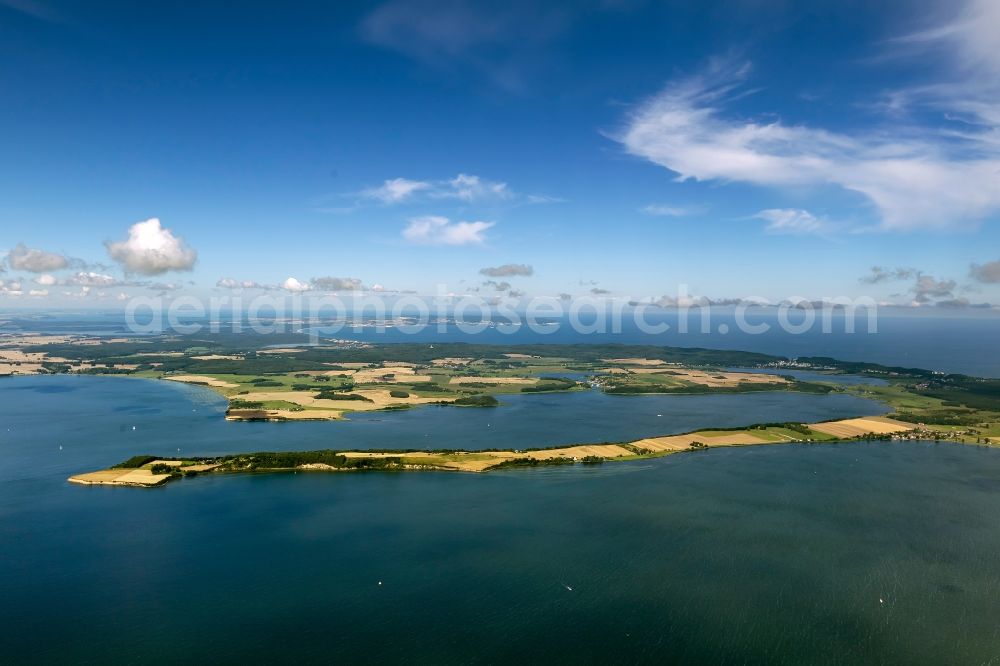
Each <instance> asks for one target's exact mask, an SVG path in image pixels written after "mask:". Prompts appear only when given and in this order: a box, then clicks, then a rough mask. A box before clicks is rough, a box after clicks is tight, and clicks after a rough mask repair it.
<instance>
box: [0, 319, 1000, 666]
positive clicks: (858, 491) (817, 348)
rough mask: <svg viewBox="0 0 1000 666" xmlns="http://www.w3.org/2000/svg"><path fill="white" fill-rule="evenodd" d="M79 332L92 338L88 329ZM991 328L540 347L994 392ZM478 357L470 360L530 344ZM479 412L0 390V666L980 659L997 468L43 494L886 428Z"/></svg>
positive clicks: (725, 405)
mask: <svg viewBox="0 0 1000 666" xmlns="http://www.w3.org/2000/svg"><path fill="white" fill-rule="evenodd" d="M954 321H959V322H967V323H959V324H955V323H954ZM897 323H898V327H897ZM93 326H94V328H93V329H92V330H94V331H97V330H100V331H102V332H104V331H111V330H116V329H114V326H113V325H110V324H109V322H108V321H106V320H104V319H100V318H98V319H95V321H94V322H93ZM60 330H65V329H60ZM998 332H1000V329H998V328H997V325H996V323H995V322H994V321H993V320H985V319H980V320H976V319H969V320H949V321H938V320H918V321H917V323H913V322H912V321H910V320H907V321H906V322H891V321H886V320H885V319H883V320H882V321H880V332H879V333H878V334H876V335H875V336H867V334H866V337H849V336H845V335H840V336H837V335H833V336H828V337H824V336H823V335H822V334H818V333H817V334H813V335H811V336H810V335H805V336H798V337H795V338H786V337H782V336H774V337H768V336H756V337H753V339H752V340H751V339H750V337H749V336H745V337H743V338H739V337H734V336H732V335H725V336H723V335H714V334H712V335H707V336H702V337H700V338H699V337H697V336H696V337H693V338H692V337H687V338H682V337H681V336H673V337H671V336H669V335H667V336H663V338H656V339H655V340H650V339H649V338H648V337H644V336H642V335H640V334H638V333H637V332H635V331H633V332H628V331H625V332H624V333H622V334H620V335H618V336H610V334H608V336H610V337H607V338H605V339H602V338H601V335H600V334H597V335H596V336H594V337H587V338H585V339H584V340H580V339H579V338H574V337H572V336H570V337H567V338H565V339H556V338H552V337H547V338H544V339H542V340H541V341H553V342H555V341H558V342H566V341H587V340H592V341H597V340H601V341H605V342H607V341H618V342H639V343H644V344H646V343H652V344H689V345H690V346H706V347H716V348H733V349H749V350H756V351H764V352H767V353H775V354H780V355H785V356H801V355H829V356H834V357H839V358H845V359H856V360H872V361H877V362H882V363H889V364H899V365H912V366H917V367H926V368H930V369H940V370H947V371H956V372H965V373H968V374H976V375H984V376H1000V354H998V353H997V351H998V349H997V340H998V339H1000V337H998V336H997V335H996V334H997V333H998ZM371 335H373V334H372V333H371V332H370V331H367V330H361V331H359V332H358V337H359V338H368V337H369V336H371ZM394 335H398V332H396V333H394V332H392V331H389V332H388V333H387V334H386V336H387V337H381V338H374V339H380V340H386V339H392V337H393V336H394ZM428 335H429V337H428V339H429V340H439V339H466V340H468V338H467V337H465V338H462V337H460V336H458V335H457V334H456V333H454V332H452V331H450V330H449V331H447V332H446V333H445V334H443V335H442V334H438V333H433V335H432V334H428ZM560 335H563V334H560ZM856 335H857V334H856ZM452 336H454V337H452ZM484 336H485V337H476V338H473V340H474V341H478V342H486V341H495V342H512V341H522V342H537V341H539V340H538V339H535V338H534V337H533V334H529V333H525V332H521V333H515V334H507V333H498V332H497V331H495V330H489V331H487V332H486V333H485V334H484ZM338 337H347V336H346V335H344V334H343V333H341V334H339V336H338ZM493 338H495V339H493ZM411 339H412V338H410V337H402V336H400V341H408V340H411ZM781 372H782V373H783V374H787V373H785V372H784V371H781ZM801 377H802V378H803V379H806V380H809V379H817V378H816V377H812V376H811V374H809V373H806V374H802V375H801ZM504 403H505V404H504V406H503V407H501V408H497V409H458V408H449V407H430V408H421V409H415V410H411V411H405V412H390V413H370V414H359V415H355V416H353V417H352V418H351V420H350V421H348V422H343V423H282V424H270V423H229V422H226V421H224V419H223V418H222V416H223V412H224V403H223V402H222V400H221V399H220V398H219V397H218V396H216V395H215V394H213V393H211V392H210V391H207V390H206V389H203V388H201V387H196V386H184V385H177V384H173V383H170V382H153V381H146V380H137V379H130V378H120V377H66V376H59V377H25V378H11V379H3V380H0V546H2V552H0V626H3V627H4V631H3V632H0V654H2V655H3V659H4V661H5V662H6V663H53V662H72V663H89V662H94V663H96V662H100V663H106V662H109V661H110V662H147V663H177V662H191V661H201V662H213V663H245V662H247V661H256V662H260V661H263V662H279V661H281V662H289V661H291V662H300V663H329V662H331V661H334V662H344V663H386V662H406V663H416V664H442V663H510V662H527V663H537V662H553V663H574V664H576V663H650V664H661V663H689V664H697V663H713V664H714V663H741V664H757V663H760V664H763V663H768V664H773V663H778V664H803V663H810V664H842V663H882V664H934V665H936V664H943V663H963V664H964V663H976V664H986V663H995V662H996V660H997V658H998V655H1000V633H998V629H997V627H1000V610H998V606H997V604H996V599H997V598H998V596H1000V564H998V562H1000V560H998V559H997V557H996V553H997V552H1000V525H998V523H997V521H996V516H997V515H1000V451H998V450H996V449H984V448H979V447H972V446H962V445H957V444H949V443H940V444H934V443H929V442H908V443H871V444H863V443H858V444H841V445H806V444H802V445H783V446H773V447H767V446H764V447H749V448H738V449H725V450H711V451H705V452H697V453H691V454H683V455H676V456H671V457H668V458H663V459H657V460H650V461H636V462H631V463H614V464H605V465H600V466H587V467H584V466H573V467H570V468H544V469H535V470H511V471H507V472H495V473H489V474H485V475H473V474H460V473H359V474H306V473H299V474H284V475H256V476H227V477H211V476H203V477H198V478H194V479H186V480H183V481H180V482H177V483H174V484H171V485H169V486H167V487H165V488H159V489H151V490H143V489H133V488H112V487H79V486H74V485H71V484H69V483H67V482H66V477H67V476H69V475H70V474H72V473H75V472H79V471H82V470H89V469H96V468H100V467H103V466H106V465H109V464H112V463H115V462H118V461H120V460H122V459H124V458H126V457H128V456H130V455H133V454H138V453H147V452H156V453H164V454H167V453H177V452H180V453H184V454H192V455H195V454H213V453H225V452H234V451H247V450H291V449H314V448H327V447H329V448H438V447H456V446H461V447H464V448H470V449H473V448H493V447H521V448H525V447H530V446H543V445H556V444H562V443H573V442H580V441H594V442H596V441H604V440H622V439H631V438H635V437H641V436H646V435H651V434H666V433H671V432H682V431H686V430H691V429H695V428H698V427H705V426H715V425H732V426H736V425H744V424H748V423H753V422H761V421H783V420H801V421H809V420H813V419H816V420H819V419H823V418H836V417H839V416H847V415H854V414H875V413H881V412H882V411H883V409H884V408H883V407H881V406H880V405H878V404H875V403H871V402H868V401H863V400H859V399H857V398H852V397H850V396H844V395H831V396H817V395H809V394H787V393H762V394H744V395H730V396H725V395H718V396H607V395H604V394H601V393H598V392H585V393H574V394H552V395H526V396H510V397H505V398H504Z"/></svg>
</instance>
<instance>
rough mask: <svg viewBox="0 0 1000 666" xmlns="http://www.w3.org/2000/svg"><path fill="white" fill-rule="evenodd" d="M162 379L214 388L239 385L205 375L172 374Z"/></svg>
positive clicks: (237, 386)
mask: <svg viewBox="0 0 1000 666" xmlns="http://www.w3.org/2000/svg"><path fill="white" fill-rule="evenodd" d="M164 379H169V380H170V381H172V382H184V383H186V384H206V385H208V386H212V387H214V388H239V387H240V385H239V384H232V383H230V382H224V381H222V380H221V379H216V378H215V377H206V376H205V375H173V376H172V377H164Z"/></svg>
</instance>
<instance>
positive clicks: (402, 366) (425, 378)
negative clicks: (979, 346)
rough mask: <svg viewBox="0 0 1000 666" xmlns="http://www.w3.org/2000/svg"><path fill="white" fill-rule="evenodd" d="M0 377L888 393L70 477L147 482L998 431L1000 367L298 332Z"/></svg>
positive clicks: (62, 358) (288, 387)
mask: <svg viewBox="0 0 1000 666" xmlns="http://www.w3.org/2000/svg"><path fill="white" fill-rule="evenodd" d="M0 363H2V364H5V365H4V369H6V370H8V372H7V373H5V374H7V375H15V374H63V373H72V374H98V375H114V376H123V377H139V378H146V379H156V380H163V381H171V382H181V383H187V384H195V385H201V386H204V387H207V388H208V389H210V390H212V391H214V392H216V393H218V394H219V395H221V396H223V397H225V399H226V400H227V401H228V408H227V410H226V414H225V418H226V419H229V420H244V421H245V420H258V421H298V420H324V421H336V420H340V419H344V418H349V417H350V414H352V413H355V412H362V411H373V410H398V409H419V408H421V407H423V406H426V405H448V406H451V407H454V408H456V409H491V408H496V409H503V400H504V396H508V395H511V394H527V395H537V394H545V393H557V392H574V391H603V392H604V393H607V394H610V395H619V396H621V397H622V399H624V400H627V399H629V397H630V396H636V395H642V394H650V393H657V394H715V393H734V394H739V393H751V392H759V391H797V392H808V393H819V394H828V393H834V392H841V393H847V394H851V395H856V396H859V397H864V398H868V399H873V400H876V401H879V402H881V403H884V404H885V405H887V406H888V408H889V409H890V410H891V412H890V413H889V414H888V415H887V416H884V417H859V418H852V419H841V420H837V421H830V422H826V423H795V422H789V423H762V424H758V425H754V426H749V427H744V428H739V429H731V430H726V429H708V430H698V431H695V432H690V433H687V434H679V435H678V434H671V435H664V436H662V437H648V438H644V439H640V440H635V441H621V442H600V443H587V442H581V443H579V444H575V445H572V446H559V447H551V448H536V449H530V450H518V449H506V450H492V451H464V450H416V449H401V450H380V451H369V450H357V451H304V452H247V453H243V454H234V455H227V456H220V457H185V458H173V457H170V456H157V455H155V452H153V453H150V454H149V455H143V456H137V457H135V458H133V459H131V460H129V461H124V462H122V463H120V464H118V465H116V466H115V467H112V468H110V469H105V470H100V471H97V472H89V473H83V474H77V475H74V476H73V477H71V479H70V480H71V481H72V482H74V483H81V484H99V485H127V486H157V485H161V484H164V483H166V482H168V481H170V480H173V479H179V478H186V477H191V476H197V475H201V474H227V473H250V472H254V473H259V472H275V471H288V470H296V471H324V472H329V471H365V470H385V471H388V470H447V471H465V472H483V471H489V470H497V469H505V468H513V467H534V466H540V465H563V464H600V463H605V462H610V461H624V460H635V459H640V458H644V457H657V456H663V455H670V454H674V453H678V452H682V451H700V450H705V449H709V448H714V447H720V446H746V445H760V444H780V443H829V442H839V441H851V440H857V439H872V438H878V439H938V440H948V441H955V442H961V443H969V444H979V445H984V446H992V445H996V444H998V443H1000V380H997V379H986V378H979V377H970V376H966V375H959V374H945V373H940V372H936V371H931V370H924V369H919V368H901V367H888V366H883V365H879V364H875V363H867V362H856V361H843V360H839V359H832V358H825V357H805V358H796V359H790V358H784V357H780V356H774V355H767V354H760V353H755V352H742V351H726V350H711V349H700V348H684V347H662V346H651V345H621V344H512V345H483V344H470V343H377V344H376V343H364V342H358V341H352V340H329V341H323V342H320V343H311V342H308V338H306V337H305V336H303V335H289V336H283V337H282V339H279V340H275V337H274V336H268V335H257V334H248V333H243V334H212V335H203V336H182V335H162V336H149V337H142V338H129V337H115V338H102V337H98V336H82V335H43V334H24V335H18V334H11V335H5V336H0ZM331 427H336V426H335V425H331Z"/></svg>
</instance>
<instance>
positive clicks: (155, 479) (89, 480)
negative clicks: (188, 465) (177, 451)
mask: <svg viewBox="0 0 1000 666" xmlns="http://www.w3.org/2000/svg"><path fill="white" fill-rule="evenodd" d="M164 462H166V461H164ZM169 478H170V475H169V474H153V473H152V472H150V471H149V470H148V469H103V470H101V471H99V472H88V473H86V474H75V475H73V476H71V477H69V481H70V482H71V483H80V484H83V485H87V486H158V485H160V484H161V483H163V482H165V481H166V480H167V479H169Z"/></svg>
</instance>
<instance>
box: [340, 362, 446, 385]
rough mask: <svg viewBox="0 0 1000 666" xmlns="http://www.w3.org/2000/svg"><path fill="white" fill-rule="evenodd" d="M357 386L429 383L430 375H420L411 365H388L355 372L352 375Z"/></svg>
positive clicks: (431, 378)
mask: <svg viewBox="0 0 1000 666" xmlns="http://www.w3.org/2000/svg"><path fill="white" fill-rule="evenodd" d="M351 377H352V379H354V382H355V383H356V384H381V383H386V382H388V383H394V382H429V381H432V380H433V377H431V376H430V375H418V374H415V373H414V372H413V366H411V365H387V366H384V367H381V368H365V369H362V370H355V371H354V373H353V374H352V375H351Z"/></svg>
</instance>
